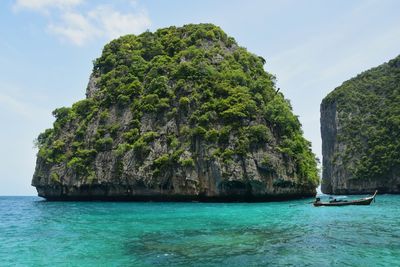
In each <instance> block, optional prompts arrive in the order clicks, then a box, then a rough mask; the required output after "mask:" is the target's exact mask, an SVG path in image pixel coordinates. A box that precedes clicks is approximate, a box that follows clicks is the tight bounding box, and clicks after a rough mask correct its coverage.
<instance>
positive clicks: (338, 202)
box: [313, 190, 378, 207]
mask: <svg viewBox="0 0 400 267" xmlns="http://www.w3.org/2000/svg"><path fill="white" fill-rule="evenodd" d="M377 193H378V190H376V191H375V193H374V194H373V195H372V196H370V197H365V198H360V199H356V200H342V199H339V200H338V199H332V200H330V201H329V202H322V201H321V199H320V198H319V197H317V198H316V199H315V201H314V202H313V205H314V206H315V207H320V206H347V205H369V204H371V202H372V200H374V199H375V196H376V194H377Z"/></svg>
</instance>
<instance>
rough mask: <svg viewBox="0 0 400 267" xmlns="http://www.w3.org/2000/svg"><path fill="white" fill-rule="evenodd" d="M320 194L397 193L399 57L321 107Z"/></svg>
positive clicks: (339, 91)
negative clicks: (321, 166) (321, 165)
mask: <svg viewBox="0 0 400 267" xmlns="http://www.w3.org/2000/svg"><path fill="white" fill-rule="evenodd" d="M321 134H322V154H323V178H322V192H324V193H328V194H364V193H370V192H373V191H375V189H378V190H379V192H380V193H400V56H399V57H397V58H395V59H393V60H391V61H389V62H388V63H385V64H382V65H380V66H378V67H376V68H373V69H370V70H368V71H365V72H363V73H361V74H360V75H358V76H357V77H355V78H353V79H351V80H349V81H346V82H344V83H343V84H342V85H341V86H339V87H338V88H336V89H335V90H334V91H333V92H331V93H330V94H329V95H328V96H327V97H326V98H325V99H324V100H323V101H322V104H321Z"/></svg>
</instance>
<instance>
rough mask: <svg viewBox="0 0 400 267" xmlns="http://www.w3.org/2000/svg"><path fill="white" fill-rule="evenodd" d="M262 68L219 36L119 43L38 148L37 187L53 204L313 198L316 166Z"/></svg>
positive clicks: (189, 34) (187, 33)
mask: <svg viewBox="0 0 400 267" xmlns="http://www.w3.org/2000/svg"><path fill="white" fill-rule="evenodd" d="M264 63H265V61H264V59H263V58H261V57H258V56H256V55H254V54H251V53H249V52H248V51H247V50H246V49H245V48H243V47H240V46H238V45H237V43H236V42H235V40H234V39H233V38H232V37H229V36H227V35H226V34H225V33H224V32H223V31H222V30H221V29H220V28H218V27H216V26H214V25H211V24H199V25H185V26H183V27H179V28H177V27H169V28H165V29H160V30H157V31H156V32H154V33H152V32H149V31H147V32H144V33H143V34H141V35H138V36H135V35H127V36H123V37H120V38H119V39H116V40H113V41H112V42H110V43H109V44H107V45H106V46H105V47H104V50H103V53H102V55H101V57H100V58H98V59H97V60H95V61H94V68H93V73H92V74H91V76H90V80H89V84H88V87H87V92H86V96H87V98H86V99H84V100H82V101H79V102H77V103H75V104H73V105H72V107H63V108H59V109H56V110H55V111H54V112H53V115H54V116H55V118H56V120H55V122H54V125H53V128H52V129H48V130H46V131H45V132H43V133H42V134H40V135H39V137H38V138H37V146H38V148H39V152H38V154H37V164H36V169H35V173H34V175H33V180H32V185H33V186H35V187H36V188H37V191H38V194H39V196H42V197H44V198H46V199H48V200H92V199H103V200H178V201H179V200H182V201H184V200H199V201H230V200H243V201H264V200H273V199H290V198H298V197H304V196H313V195H315V190H316V189H315V188H316V186H317V185H318V183H319V179H318V170H317V165H316V160H315V155H314V154H313V153H312V152H311V149H310V143H309V142H308V141H307V140H305V139H304V137H303V134H302V130H301V125H300V123H299V121H298V118H297V117H296V116H295V115H293V113H292V109H291V106H290V104H289V102H288V101H287V100H285V98H284V97H283V95H282V94H281V93H280V92H278V91H279V90H276V88H275V84H274V81H275V78H274V76H273V75H271V74H269V73H267V72H265V71H264V69H263V65H264Z"/></svg>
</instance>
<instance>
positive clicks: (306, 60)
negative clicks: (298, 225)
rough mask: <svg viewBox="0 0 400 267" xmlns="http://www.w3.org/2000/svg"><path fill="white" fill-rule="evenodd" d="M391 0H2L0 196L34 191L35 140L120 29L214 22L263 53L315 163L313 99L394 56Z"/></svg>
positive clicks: (395, 18)
mask: <svg viewBox="0 0 400 267" xmlns="http://www.w3.org/2000/svg"><path fill="white" fill-rule="evenodd" d="M399 10H400V1H397V0H393V1H391V0H363V1H359V0H351V1H349V0H335V1H323V0H318V1H316V0H279V1H278V0H276V1H265V0H264V1H261V0H260V1H257V0H242V1H239V0H201V1H187V0H169V1H162V0H158V1H156V0H147V1H145V0H143V1H140V0H137V1H132V0H116V1H89V0H2V1H1V2H0V123H1V124H0V125H1V126H0V148H1V151H0V195H36V190H35V188H34V187H32V186H30V183H31V179H32V174H33V172H34V168H35V162H36V153H37V149H36V148H34V145H33V140H34V139H35V138H36V137H37V136H38V134H39V133H40V132H42V131H44V130H45V129H46V128H50V127H51V126H52V123H53V121H54V118H53V117H52V115H51V112H52V111H53V110H54V109H56V108H58V107H61V106H71V105H72V103H74V102H76V101H78V100H80V99H83V98H84V97H85V89H86V85H87V82H88V79H89V75H90V72H91V70H92V61H93V60H94V59H95V58H97V57H99V56H100V53H101V50H102V47H103V46H104V45H105V44H106V43H107V42H109V41H110V40H112V39H113V38H117V37H118V36H120V35H124V34H130V33H133V34H140V33H141V32H143V31H146V30H150V31H155V30H157V29H158V28H163V27H168V26H171V25H175V26H181V25H184V24H188V23H214V24H216V25H218V26H220V27H221V28H222V29H223V30H224V31H225V32H226V33H227V34H228V35H230V36H233V37H234V38H235V39H236V41H237V42H238V43H239V45H241V46H243V47H246V48H247V49H248V50H249V51H250V52H252V53H255V54H257V55H259V56H262V57H264V58H265V59H266V64H265V70H266V71H268V72H270V73H273V74H274V75H276V77H277V87H279V88H280V91H281V92H282V93H283V94H284V95H285V97H286V98H287V99H289V100H290V101H291V103H292V106H293V110H294V113H295V114H296V115H298V116H299V119H300V122H301V123H302V125H303V131H304V134H305V137H306V138H307V139H308V140H310V141H311V142H312V148H313V151H314V153H315V154H316V155H317V156H318V157H319V158H320V159H321V158H322V156H321V137H320V124H319V116H320V113H319V105H320V103H321V100H322V99H323V98H324V97H325V96H326V95H327V94H328V93H329V92H330V91H332V90H333V89H334V88H336V87H337V86H339V85H341V84H342V82H344V81H346V80H348V79H350V78H352V77H354V76H356V75H357V74H359V73H360V72H362V71H364V70H367V69H369V68H371V67H374V66H377V65H380V64H382V63H384V62H387V61H388V60H390V59H392V58H394V57H396V56H397V55H399V54H400V16H399V14H398V11H399Z"/></svg>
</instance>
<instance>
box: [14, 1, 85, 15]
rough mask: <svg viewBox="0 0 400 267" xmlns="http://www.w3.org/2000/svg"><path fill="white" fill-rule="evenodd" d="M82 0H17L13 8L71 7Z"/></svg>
mask: <svg viewBox="0 0 400 267" xmlns="http://www.w3.org/2000/svg"><path fill="white" fill-rule="evenodd" d="M82 2H83V0H17V1H16V2H15V4H14V9H16V10H19V9H31V10H35V11H41V12H46V11H47V10H48V9H50V8H59V9H64V8H71V7H74V6H77V5H79V4H81V3H82Z"/></svg>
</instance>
